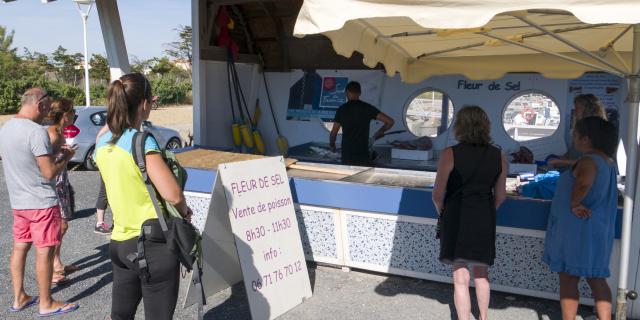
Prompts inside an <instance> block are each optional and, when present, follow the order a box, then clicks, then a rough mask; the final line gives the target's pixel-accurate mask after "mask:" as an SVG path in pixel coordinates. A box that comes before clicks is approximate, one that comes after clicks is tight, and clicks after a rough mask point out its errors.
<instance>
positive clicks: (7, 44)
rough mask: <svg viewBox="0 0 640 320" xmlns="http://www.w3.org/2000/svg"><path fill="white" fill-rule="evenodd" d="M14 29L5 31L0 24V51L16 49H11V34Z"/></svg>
mask: <svg viewBox="0 0 640 320" xmlns="http://www.w3.org/2000/svg"><path fill="white" fill-rule="evenodd" d="M14 34H15V31H13V30H11V32H7V28H5V27H3V26H0V52H8V53H14V54H15V53H16V49H15V48H13V49H11V46H12V45H13V35H14Z"/></svg>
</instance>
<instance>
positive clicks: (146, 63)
mask: <svg viewBox="0 0 640 320" xmlns="http://www.w3.org/2000/svg"><path fill="white" fill-rule="evenodd" d="M153 62H154V60H153V59H147V60H141V59H138V57H135V56H134V57H132V58H131V71H132V72H138V73H142V74H147V73H149V71H150V70H151V66H152V65H153Z"/></svg>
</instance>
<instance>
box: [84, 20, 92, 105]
mask: <svg viewBox="0 0 640 320" xmlns="http://www.w3.org/2000/svg"><path fill="white" fill-rule="evenodd" d="M88 18H89V15H86V14H82V26H83V28H84V94H85V100H86V101H87V107H88V106H90V105H91V89H90V88H89V48H87V19H88Z"/></svg>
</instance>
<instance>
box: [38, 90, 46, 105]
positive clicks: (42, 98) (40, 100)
mask: <svg viewBox="0 0 640 320" xmlns="http://www.w3.org/2000/svg"><path fill="white" fill-rule="evenodd" d="M47 97H49V92H47V93H45V94H44V95H43V96H42V97H40V99H38V102H37V104H40V102H42V100H44V99H45V98H47Z"/></svg>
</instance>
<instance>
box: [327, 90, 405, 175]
mask: <svg viewBox="0 0 640 320" xmlns="http://www.w3.org/2000/svg"><path fill="white" fill-rule="evenodd" d="M346 92H347V99H348V101H347V102H346V103H345V104H343V105H341V106H340V107H339V108H338V110H337V111H336V116H335V119H334V120H333V128H332V130H331V135H330V146H331V150H332V151H335V149H336V138H337V136H338V131H340V128H341V127H342V163H343V164H348V165H370V164H371V154H370V153H369V126H370V123H371V120H379V121H382V122H383V123H384V125H383V126H382V128H380V129H379V130H378V131H377V132H376V134H375V135H374V139H375V140H378V139H380V138H382V136H384V133H385V132H386V131H387V130H389V129H390V128H391V127H392V126H393V124H394V121H393V119H391V118H390V117H389V116H387V115H386V114H384V113H382V112H380V110H378V108H376V107H374V106H372V105H370V104H368V103H366V102H364V101H361V100H360V93H361V89H360V84H359V83H358V82H355V81H351V82H349V83H348V84H347V88H346Z"/></svg>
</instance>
